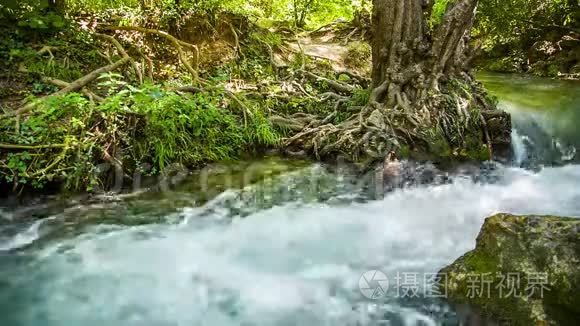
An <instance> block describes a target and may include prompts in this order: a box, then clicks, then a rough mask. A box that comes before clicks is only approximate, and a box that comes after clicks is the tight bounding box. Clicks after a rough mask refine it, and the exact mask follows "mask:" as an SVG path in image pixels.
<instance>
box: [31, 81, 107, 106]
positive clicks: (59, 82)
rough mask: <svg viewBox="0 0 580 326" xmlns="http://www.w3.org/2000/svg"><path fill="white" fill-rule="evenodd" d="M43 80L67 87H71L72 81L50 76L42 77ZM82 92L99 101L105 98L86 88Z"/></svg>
mask: <svg viewBox="0 0 580 326" xmlns="http://www.w3.org/2000/svg"><path fill="white" fill-rule="evenodd" d="M42 81H44V82H46V83H50V84H53V85H55V86H58V87H61V88H67V87H70V83H68V82H65V81H64V80H60V79H56V78H50V77H42ZM81 93H83V95H84V96H86V97H88V98H89V99H93V100H95V101H97V102H103V101H104V100H105V99H104V98H102V97H100V96H99V95H97V94H95V93H93V92H91V91H89V90H88V89H86V88H83V89H81Z"/></svg>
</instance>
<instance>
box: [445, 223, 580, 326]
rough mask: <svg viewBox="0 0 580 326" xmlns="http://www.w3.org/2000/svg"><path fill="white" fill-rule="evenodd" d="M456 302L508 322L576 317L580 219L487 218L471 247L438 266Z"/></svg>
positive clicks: (579, 317)
mask: <svg viewBox="0 0 580 326" xmlns="http://www.w3.org/2000/svg"><path fill="white" fill-rule="evenodd" d="M440 276H441V278H440V279H441V282H440V284H439V286H440V287H441V286H445V287H446V294H447V296H448V298H449V299H450V301H451V302H453V303H455V304H468V305H471V306H474V307H476V308H478V309H481V311H482V312H483V313H484V314H487V315H490V316H491V317H492V318H494V319H496V320H500V321H506V322H507V323H508V324H509V325H576V324H577V322H578V321H580V219H576V218H565V217H554V216H513V215H507V214H499V215H496V216H493V217H490V218H488V219H487V220H486V221H485V224H484V225H483V228H482V230H481V231H480V233H479V236H478V237H477V246H476V248H475V250H473V251H471V252H468V253H467V254H465V255H464V256H463V257H461V258H459V259H458V260H457V261H455V262H454V263H453V264H451V265H450V266H448V267H446V268H444V269H442V270H441V271H440Z"/></svg>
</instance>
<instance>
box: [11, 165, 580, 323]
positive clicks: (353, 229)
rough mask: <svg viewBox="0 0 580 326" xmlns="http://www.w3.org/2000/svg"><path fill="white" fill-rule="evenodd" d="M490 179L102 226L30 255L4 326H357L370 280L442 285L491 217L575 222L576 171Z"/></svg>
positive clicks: (579, 191) (408, 313)
mask: <svg viewBox="0 0 580 326" xmlns="http://www.w3.org/2000/svg"><path fill="white" fill-rule="evenodd" d="M495 178H496V179H497V181H496V182H494V183H475V182H473V181H472V180H471V178H467V177H456V178H455V179H454V180H453V182H452V183H449V184H444V185H432V186H422V187H415V188H408V189H403V190H399V191H395V192H393V193H390V194H388V195H387V196H386V197H385V198H384V199H382V200H376V201H370V202H366V203H352V202H350V203H349V204H348V205H342V204H339V203H337V204H334V205H333V204H327V203H317V204H314V203H300V202H289V203H285V204H283V205H280V206H275V207H273V208H270V209H265V210H261V211H258V212H256V213H253V214H251V215H250V216H247V217H246V218H235V219H233V220H224V219H223V218H222V217H223V216H222V214H220V213H218V211H216V210H215V209H212V210H210V211H211V212H213V213H211V214H209V215H208V213H207V210H204V209H203V208H202V209H183V210H182V213H181V214H182V215H183V217H186V219H185V220H184V221H186V222H185V223H178V224H156V225H147V226H141V227H107V228H105V227H94V228H92V229H91V230H90V232H85V233H84V234H82V235H80V236H77V237H73V238H70V239H65V240H61V241H58V242H54V243H52V244H50V245H47V246H45V247H43V249H41V250H38V251H36V252H35V253H34V255H33V257H31V258H30V260H31V261H30V262H29V264H31V265H30V266H29V268H28V271H27V273H28V274H27V275H21V276H19V277H15V278H14V279H12V282H14V283H13V284H12V285H11V287H18V288H19V290H20V291H22V293H21V294H20V295H21V296H22V295H30V297H29V298H26V301H27V302H34V304H26V305H23V306H21V307H20V310H18V311H17V314H13V315H12V317H13V318H14V319H13V320H12V319H10V318H8V320H9V321H13V322H14V323H13V324H11V325H19V324H22V325H61V324H62V322H63V321H66V324H68V325H81V324H82V325H101V324H108V325H298V324H300V325H355V324H353V323H352V322H353V320H355V319H356V318H360V314H361V311H359V310H357V309H353V307H356V306H357V302H363V301H364V300H363V299H364V298H362V297H361V295H360V293H359V292H358V281H359V278H360V276H361V275H362V273H364V272H365V271H367V270H371V269H380V270H382V271H384V272H385V273H386V274H387V275H388V276H389V277H390V278H391V279H394V276H396V273H397V272H399V273H404V272H419V273H434V272H437V271H438V270H439V269H440V268H441V267H443V266H444V265H446V264H448V263H450V262H452V261H453V260H454V259H455V258H457V257H458V256H460V255H461V254H463V253H464V252H466V251H468V250H470V249H472V248H473V247H474V239H475V237H476V235H477V233H478V230H479V228H480V227H481V224H482V223H483V219H484V218H485V217H487V216H490V215H492V214H494V213H497V212H512V213H525V214H562V215H573V216H577V215H580V188H579V187H578V186H577V185H578V184H579V183H580V166H565V167H558V168H546V169H543V170H542V171H541V172H539V173H532V172H527V171H525V170H522V169H516V168H503V167H502V168H500V169H499V170H497V171H495ZM221 204H225V200H223V201H221ZM216 205H220V201H219V200H218V202H213V203H211V206H213V207H214V208H215V206H216ZM197 215H203V217H198V218H196V217H195V216H197ZM26 232H30V231H26ZM420 275H422V274H420ZM393 285H394V283H393ZM26 289H29V290H28V291H27V290H26ZM0 296H1V295H0ZM21 299H22V298H21ZM385 304H386V306H385V307H390V309H392V312H391V317H390V318H393V320H399V322H400V323H401V325H403V324H405V325H416V324H417V321H418V320H424V321H428V323H427V324H433V325H435V324H437V323H436V318H435V317H433V316H432V315H430V314H429V313H427V312H426V311H423V310H422V309H420V308H415V309H411V308H409V307H405V306H404V305H401V304H397V303H396V302H395V301H394V300H389V299H387V300H386V303H385ZM11 313H14V311H11V312H3V314H4V315H5V316H8V317H10V316H11ZM365 314H366V312H365ZM363 315H364V314H363ZM369 318H370V317H369ZM397 318H398V319H397ZM405 320H407V322H406V323H405V322H404V321H405Z"/></svg>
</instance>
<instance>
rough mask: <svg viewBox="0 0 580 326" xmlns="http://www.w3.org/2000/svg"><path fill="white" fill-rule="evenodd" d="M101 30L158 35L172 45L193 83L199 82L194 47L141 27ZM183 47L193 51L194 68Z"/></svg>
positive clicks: (108, 27)
mask: <svg viewBox="0 0 580 326" xmlns="http://www.w3.org/2000/svg"><path fill="white" fill-rule="evenodd" d="M101 28H102V29H104V30H111V31H135V32H141V33H147V34H154V35H158V36H161V37H163V38H165V39H167V40H169V41H170V42H171V43H172V44H173V46H174V47H175V49H176V50H177V54H178V57H179V60H180V61H181V64H183V66H184V67H185V68H186V69H187V71H189V73H190V74H191V76H192V78H193V80H194V82H197V81H198V80H199V73H198V70H199V67H198V64H199V48H198V47H197V46H196V45H194V44H191V43H187V42H184V41H182V40H180V39H178V38H176V37H174V36H172V35H171V34H169V33H167V32H164V31H160V30H156V29H149V28H143V27H137V26H102V27H101ZM184 47H185V48H187V49H190V50H192V51H193V53H194V55H195V58H194V60H193V62H194V66H195V68H194V66H192V65H191V63H190V62H189V60H188V59H187V56H186V55H185V52H184V51H183V48H184Z"/></svg>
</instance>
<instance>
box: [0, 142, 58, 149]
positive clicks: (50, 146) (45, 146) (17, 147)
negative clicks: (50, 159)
mask: <svg viewBox="0 0 580 326" xmlns="http://www.w3.org/2000/svg"><path fill="white" fill-rule="evenodd" d="M63 147H66V145H65V144H50V145H17V144H2V143H0V148H4V149H25V150H32V149H46V148H63Z"/></svg>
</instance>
